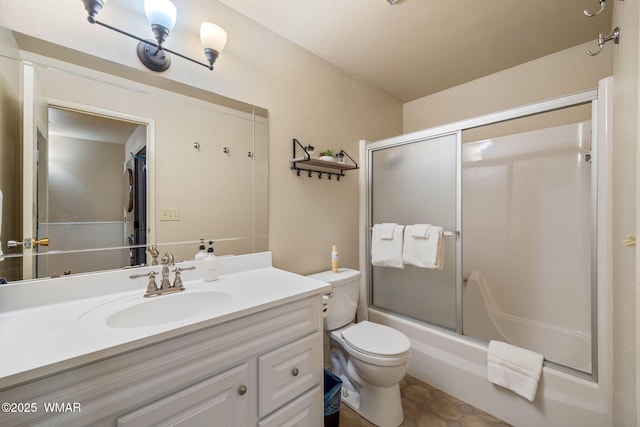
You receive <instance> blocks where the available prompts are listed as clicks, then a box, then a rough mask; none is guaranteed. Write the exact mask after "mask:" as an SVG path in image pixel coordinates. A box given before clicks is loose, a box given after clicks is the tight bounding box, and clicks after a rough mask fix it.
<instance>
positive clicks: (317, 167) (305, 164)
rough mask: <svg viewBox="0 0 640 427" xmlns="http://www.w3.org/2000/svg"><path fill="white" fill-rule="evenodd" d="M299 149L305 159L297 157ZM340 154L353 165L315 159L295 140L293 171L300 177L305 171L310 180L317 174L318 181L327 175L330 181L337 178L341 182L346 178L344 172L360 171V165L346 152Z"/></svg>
mask: <svg viewBox="0 0 640 427" xmlns="http://www.w3.org/2000/svg"><path fill="white" fill-rule="evenodd" d="M298 147H300V149H302V151H303V157H296V151H297V148H298ZM340 153H341V154H344V156H345V157H347V158H348V159H349V160H350V161H351V164H347V163H338V162H331V161H326V160H320V159H316V158H313V157H311V155H310V154H309V153H308V152H307V150H305V149H304V147H303V146H302V144H301V143H300V141H298V140H297V139H295V138H293V159H292V160H291V170H294V171H296V176H300V172H301V171H305V172H307V173H308V176H309V178H311V177H312V176H313V174H314V173H317V174H318V179H322V176H323V175H327V178H328V179H329V180H331V178H332V177H333V176H335V177H336V179H337V181H340V178H342V177H343V176H345V174H344V171H347V170H353V169H358V164H357V163H356V161H355V160H353V158H352V157H351V156H350V155H349V154H347V152H346V151H344V150H340Z"/></svg>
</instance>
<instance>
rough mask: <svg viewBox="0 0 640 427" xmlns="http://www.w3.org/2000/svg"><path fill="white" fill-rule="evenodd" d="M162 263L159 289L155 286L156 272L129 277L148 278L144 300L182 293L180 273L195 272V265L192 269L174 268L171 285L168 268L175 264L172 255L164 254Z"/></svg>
mask: <svg viewBox="0 0 640 427" xmlns="http://www.w3.org/2000/svg"><path fill="white" fill-rule="evenodd" d="M161 262H162V273H161V274H162V281H161V282H160V287H158V286H157V285H156V274H158V272H157V271H150V272H149V273H145V274H133V275H131V276H129V278H130V279H137V278H140V277H148V278H149V283H148V284H147V291H146V292H145V294H144V297H145V298H149V297H157V296H159V295H163V294H172V293H174V292H180V291H184V289H185V288H184V286H183V284H182V278H181V277H180V272H182V271H185V270H195V268H196V267H195V265H194V266H192V267H187V268H185V267H176V269H175V270H174V272H175V279H174V282H173V285H172V284H171V282H170V281H169V274H170V271H171V270H170V267H171V266H172V265H174V264H175V262H174V258H173V255H172V254H170V253H169V252H165V253H164V255H163V256H162V259H161Z"/></svg>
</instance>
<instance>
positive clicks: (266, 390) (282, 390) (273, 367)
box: [258, 332, 323, 417]
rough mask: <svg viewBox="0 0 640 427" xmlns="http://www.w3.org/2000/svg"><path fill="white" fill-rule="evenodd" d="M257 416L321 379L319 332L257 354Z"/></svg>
mask: <svg viewBox="0 0 640 427" xmlns="http://www.w3.org/2000/svg"><path fill="white" fill-rule="evenodd" d="M258 372H259V373H260V375H259V381H260V397H259V399H258V401H259V410H258V416H259V417H264V416H265V415H267V414H269V413H270V412H272V411H273V410H275V409H278V408H279V407H281V406H282V405H284V404H285V403H287V402H290V401H291V400H293V399H294V398H295V397H297V396H299V395H301V394H302V393H304V392H305V391H307V390H309V389H310V388H311V387H313V386H314V385H316V384H320V383H321V382H322V372H323V371H322V335H320V333H319V332H317V333H315V334H313V335H309V336H307V337H305V338H302V339H299V340H298V341H294V342H292V343H291V344H287V345H285V346H283V347H280V348H278V349H276V350H273V351H271V352H269V353H266V354H263V355H262V356H260V357H259V358H258Z"/></svg>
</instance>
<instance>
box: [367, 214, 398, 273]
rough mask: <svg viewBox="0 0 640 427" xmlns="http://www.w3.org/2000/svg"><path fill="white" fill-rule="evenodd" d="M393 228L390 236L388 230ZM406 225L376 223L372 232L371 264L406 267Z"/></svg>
mask: <svg viewBox="0 0 640 427" xmlns="http://www.w3.org/2000/svg"><path fill="white" fill-rule="evenodd" d="M390 229H393V232H392V233H391V234H390V236H391V238H390V239H389V238H387V237H389V234H388V231H389V230H390ZM403 233H404V225H398V224H389V223H385V224H375V225H374V226H373V230H372V232H371V264H372V265H375V266H378V267H393V268H404V264H403V263H402V235H403Z"/></svg>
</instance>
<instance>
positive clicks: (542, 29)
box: [220, 0, 614, 101]
mask: <svg viewBox="0 0 640 427" xmlns="http://www.w3.org/2000/svg"><path fill="white" fill-rule="evenodd" d="M220 1H221V2H222V3H224V4H226V5H227V6H229V7H231V8H233V9H235V10H237V11H238V12H240V13H242V14H243V15H246V16H248V17H249V18H251V19H253V20H254V21H256V22H258V23H260V24H262V25H263V26H265V27H267V28H269V29H271V30H273V31H274V32H276V33H278V34H280V35H282V36H283V37H285V38H287V39H289V40H291V41H292V42H294V43H296V44H298V45H300V46H302V47H303V48H305V49H307V50H309V51H310V52H312V53H314V54H316V55H318V56H319V57H321V58H323V59H325V60H327V61H328V62H330V63H332V64H334V65H336V66H337V67H339V68H341V69H343V70H345V71H347V72H348V73H350V74H352V75H355V76H358V77H360V78H362V79H364V80H366V81H368V82H369V83H370V84H372V85H373V86H376V87H378V88H380V89H382V90H384V91H385V92H387V93H389V94H391V95H392V96H394V97H396V98H397V99H399V100H401V101H409V100H413V99H416V98H420V97H423V96H426V95H429V94H432V93H435V92H438V91H441V90H443V89H446V88H449V87H453V86H456V85H459V84H461V83H464V82H467V81H471V80H474V79H477V78H479V77H482V76H485V75H488V74H492V73H495V72H497V71H500V70H503V69H506V68H510V67H513V66H515V65H518V64H522V63H524V62H527V61H531V60H533V59H536V58H539V57H542V56H545V55H548V54H551V53H553V52H557V51H560V50H563V49H566V48H569V47H572V46H575V45H578V44H581V43H584V42H588V41H593V49H597V42H596V40H597V38H598V34H599V33H604V34H605V35H608V34H610V33H611V19H612V13H611V12H612V11H611V10H612V8H613V1H614V0H609V2H607V4H606V8H605V11H604V12H603V13H602V14H600V15H598V16H597V17H595V18H587V17H585V16H584V15H583V13H582V11H583V10H584V9H589V10H591V11H596V10H598V8H599V3H598V1H597V0H535V1H533V0H400V1H398V3H396V4H395V5H393V6H391V5H389V4H388V3H387V1H385V0H322V1H320V0H277V1H265V0H220Z"/></svg>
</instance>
